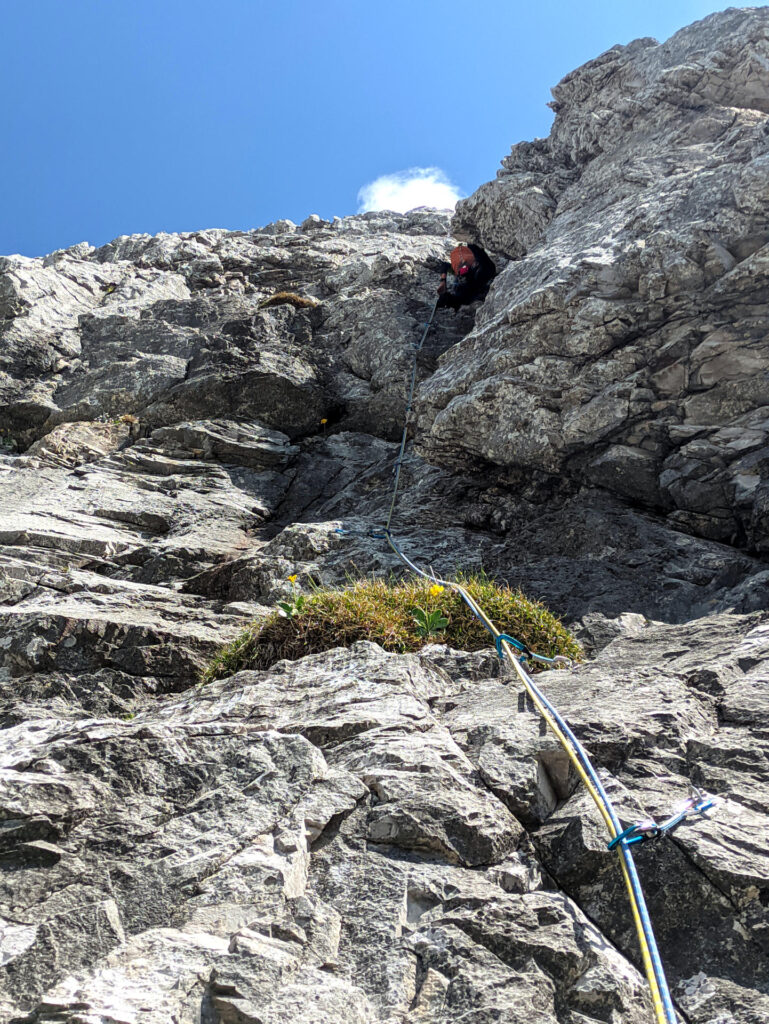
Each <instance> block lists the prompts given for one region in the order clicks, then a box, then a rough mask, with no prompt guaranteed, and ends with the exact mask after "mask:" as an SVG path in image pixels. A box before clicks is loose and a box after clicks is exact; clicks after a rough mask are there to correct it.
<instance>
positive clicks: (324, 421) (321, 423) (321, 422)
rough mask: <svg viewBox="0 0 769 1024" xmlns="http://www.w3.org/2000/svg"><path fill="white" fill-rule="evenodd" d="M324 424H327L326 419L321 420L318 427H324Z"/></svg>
mask: <svg viewBox="0 0 769 1024" xmlns="http://www.w3.org/2000/svg"><path fill="white" fill-rule="evenodd" d="M325 423H328V420H326V419H323V420H321V421H320V425H321V426H323V425H324V424H325Z"/></svg>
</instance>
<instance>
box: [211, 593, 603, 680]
mask: <svg viewBox="0 0 769 1024" xmlns="http://www.w3.org/2000/svg"><path fill="white" fill-rule="evenodd" d="M296 579H297V577H296V576H293V577H291V576H289V578H288V580H289V583H291V586H292V597H291V599H290V600H286V601H281V602H280V603H279V604H278V608H277V609H276V610H275V611H274V612H272V613H271V614H270V615H267V616H266V617H265V618H264V619H261V620H259V621H257V622H254V623H252V624H251V625H250V626H248V627H246V629H244V630H243V631H242V632H241V633H240V635H239V636H237V637H236V638H235V639H234V640H233V641H232V642H231V643H229V644H227V645H226V646H224V647H222V648H221V649H220V650H219V652H218V653H217V654H216V656H215V657H214V659H213V661H212V662H211V664H210V665H209V667H208V669H207V671H206V673H205V675H204V677H203V680H204V682H208V681H210V680H213V679H223V678H225V677H226V676H230V675H233V673H235V672H240V671H241V670H242V669H265V668H269V667H270V666H271V665H274V664H275V662H277V661H280V660H281V659H282V658H288V659H290V660H295V659H297V658H302V657H304V656H305V655H307V654H318V653H320V652H321V651H328V650H330V649H331V648H333V647H349V646H350V645H351V644H354V643H357V642H358V641H359V640H371V641H374V642H375V643H378V644H379V645H380V646H381V647H383V648H384V649H385V650H386V651H393V652H396V653H399V654H400V653H405V652H407V651H418V650H420V648H422V647H424V646H425V644H427V643H431V642H434V639H435V637H436V636H439V637H440V639H441V641H442V642H443V643H446V644H448V645H449V646H450V647H453V648H455V649H456V650H460V651H479V650H484V649H488V648H490V647H492V648H493V642H492V639H491V637H490V636H489V633H488V631H487V630H486V629H485V628H484V626H483V625H482V624H481V623H480V622H479V621H478V620H477V619H476V618H475V616H474V615H473V614H472V612H471V611H470V610H469V608H468V607H467V605H466V604H465V602H464V601H463V600H462V598H461V597H460V596H459V594H458V593H457V592H456V591H455V590H453V589H452V588H450V587H445V588H444V587H441V586H440V584H433V585H427V584H426V583H425V582H424V581H423V580H414V579H410V578H409V579H400V580H399V579H390V580H382V579H365V578H364V579H358V580H354V581H352V582H351V583H350V585H349V586H347V587H344V588H342V589H332V588H328V587H321V586H315V587H313V590H312V593H310V594H307V595H305V594H299V593H297V591H296V586H295V585H296ZM459 581H460V582H461V583H462V585H463V587H464V588H465V589H466V590H467V591H468V593H469V594H470V596H471V597H472V598H473V600H474V601H476V602H477V603H478V604H479V605H480V606H481V607H482V608H483V609H484V610H485V612H486V614H487V615H489V617H490V618H491V619H492V621H493V622H495V623H496V624H497V626H498V628H499V629H501V630H502V631H504V632H505V633H509V634H510V635H511V636H515V637H517V638H518V639H519V640H521V641H523V642H524V643H525V644H527V645H528V646H529V647H530V648H531V649H532V650H533V651H537V652H538V653H539V654H544V655H545V656H546V657H554V656H555V655H558V654H561V655H565V656H566V657H567V658H570V659H572V660H573V661H579V660H580V659H581V658H582V656H583V652H582V648H581V647H580V645H579V644H578V642H577V641H576V640H575V638H574V637H573V636H572V635H571V633H569V631H568V630H567V629H566V627H565V626H564V625H563V624H562V623H561V622H559V621H558V619H557V618H556V617H555V616H554V615H553V614H552V613H551V612H550V611H548V609H547V608H545V606H544V605H543V604H541V603H540V602H539V601H532V600H530V599H529V598H527V597H526V596H525V595H524V594H522V593H521V591H520V590H515V589H513V588H511V587H508V586H506V585H505V584H504V583H497V582H495V581H494V580H491V579H489V578H488V577H487V576H485V575H484V574H483V573H479V574H476V575H473V576H460V577H459Z"/></svg>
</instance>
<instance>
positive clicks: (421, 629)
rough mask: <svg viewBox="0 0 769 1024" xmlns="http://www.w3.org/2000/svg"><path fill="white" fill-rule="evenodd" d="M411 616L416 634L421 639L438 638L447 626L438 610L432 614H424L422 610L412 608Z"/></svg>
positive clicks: (447, 621)
mask: <svg viewBox="0 0 769 1024" xmlns="http://www.w3.org/2000/svg"><path fill="white" fill-rule="evenodd" d="M411 614H412V615H413V617H414V621H415V622H416V624H417V634H418V635H419V636H421V637H425V638H426V637H429V636H438V634H439V633H442V632H443V631H444V630H445V629H446V626H448V624H449V620H448V619H447V618H446V617H445V616H444V614H443V612H442V611H441V610H440V608H436V609H435V611H434V612H426V611H425V610H424V608H412V609H411Z"/></svg>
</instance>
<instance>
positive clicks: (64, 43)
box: [0, 0, 729, 256]
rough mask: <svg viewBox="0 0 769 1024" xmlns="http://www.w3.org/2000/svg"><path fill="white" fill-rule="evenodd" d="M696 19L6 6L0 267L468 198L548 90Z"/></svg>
mask: <svg viewBox="0 0 769 1024" xmlns="http://www.w3.org/2000/svg"><path fill="white" fill-rule="evenodd" d="M727 6H729V5H728V4H719V3H707V2H700V0H675V2H672V3H671V2H670V0H665V2H662V0H645V2H643V3H637V2H634V0H628V2H624V0H613V2H612V0H580V3H574V4H572V3H567V2H563V0H561V2H555V0H539V2H536V3H532V2H530V0H529V2H525V3H521V2H518V0H487V2H482V0H476V2H475V3H472V2H470V0H466V2H463V3H458V2H455V0H442V2H433V0H424V2H420V0H388V2H386V3H377V2H372V0H271V2H262V0H214V2H212V0H206V2H202V0H4V2H3V3H2V37H3V43H4V46H3V47H2V60H0V95H2V96H3V103H2V113H0V132H1V137H2V141H3V153H2V158H1V159H0V195H1V196H2V208H0V209H1V211H2V212H1V214H0V253H11V252H20V253H22V254H24V255H28V256H36V255H41V254H43V253H45V252H49V251H51V250H53V249H57V248H63V247H66V246H69V245H73V244H75V243H76V242H80V241H89V242H91V243H93V244H97V245H98V244H101V243H103V242H106V241H108V240H109V239H110V238H113V237H115V236H116V235H119V234H131V233H134V232H143V231H147V232H152V233H154V232H158V231H194V230H197V229H200V228H208V227H225V228H238V229H247V228H251V227H256V226H259V225H261V224H265V223H267V222H268V221H271V220H276V219H278V218H280V217H290V218H291V219H292V220H296V221H301V220H302V219H303V218H304V217H306V216H307V215H308V214H310V213H319V214H320V215H321V216H323V217H331V216H334V215H338V216H344V215H346V214H349V213H354V212H356V210H357V209H358V204H359V200H358V192H359V190H360V189H361V188H362V187H363V186H365V185H367V184H368V183H371V182H372V181H374V180H375V179H378V178H379V177H380V176H382V175H388V174H393V173H396V172H402V171H405V170H408V169H409V168H420V167H421V168H425V167H436V168H439V169H440V170H441V172H442V173H443V174H444V175H445V176H446V178H447V180H449V181H450V182H451V183H452V184H453V185H454V186H455V188H456V189H457V190H458V191H459V192H460V193H462V194H467V193H469V192H472V191H473V189H475V188H477V187H478V185H480V184H482V183H483V182H484V181H487V180H489V179H490V178H492V177H494V175H495V173H496V169H497V166H498V164H499V161H500V160H501V159H502V157H504V156H505V155H506V154H507V152H508V151H509V149H510V146H511V145H512V144H513V143H515V142H519V141H520V140H522V139H530V138H534V137H535V136H538V135H539V136H541V135H546V134H547V132H548V130H549V127H550V122H551V117H552V115H551V113H550V111H549V110H548V108H547V106H546V104H547V102H548V100H549V99H550V92H549V90H550V87H551V86H552V85H554V84H555V83H556V82H557V81H558V80H559V79H560V78H561V77H563V75H565V74H566V73H567V72H568V71H571V70H572V69H573V68H575V67H576V66H578V65H579V64H582V63H584V62H585V61H586V60H589V59H590V58H592V57H595V56H597V55H598V54H599V53H600V52H602V51H603V50H606V49H608V48H609V47H610V46H612V45H613V44H614V43H618V42H619V43H627V42H629V41H630V40H631V39H635V38H637V37H638V36H654V37H656V38H657V39H660V40H662V39H665V38H667V37H668V36H669V35H671V34H672V33H673V32H675V31H676V30H677V29H678V28H681V27H682V26H683V25H686V24H688V23H689V22H691V21H694V20H696V19H698V18H701V17H704V16H705V15H706V14H709V13H711V12H713V11H717V10H723V9H725V8H726V7H727Z"/></svg>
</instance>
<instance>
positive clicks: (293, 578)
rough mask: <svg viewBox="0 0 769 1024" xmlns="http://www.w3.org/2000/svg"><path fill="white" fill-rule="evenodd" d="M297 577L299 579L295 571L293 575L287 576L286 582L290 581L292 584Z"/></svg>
mask: <svg viewBox="0 0 769 1024" xmlns="http://www.w3.org/2000/svg"><path fill="white" fill-rule="evenodd" d="M298 579H299V576H298V574H297V573H294V575H293V576H289V577H288V582H289V583H292V584H293V583H296V581H297V580H298Z"/></svg>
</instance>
